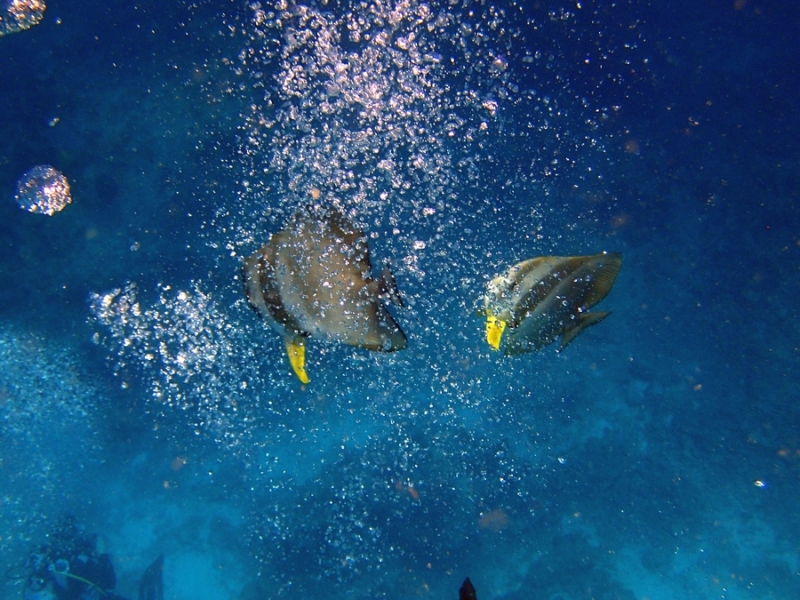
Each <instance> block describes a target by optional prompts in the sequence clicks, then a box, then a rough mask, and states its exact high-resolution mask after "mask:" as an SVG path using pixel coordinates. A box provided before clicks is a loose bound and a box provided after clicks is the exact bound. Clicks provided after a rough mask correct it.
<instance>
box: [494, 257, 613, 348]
mask: <svg viewBox="0 0 800 600" xmlns="http://www.w3.org/2000/svg"><path fill="white" fill-rule="evenodd" d="M621 266H622V255H621V254H619V253H616V252H612V253H608V252H601V253H600V254H595V255H592V256H540V257H537V258H532V259H529V260H526V261H523V262H521V263H518V264H516V265H514V266H513V267H511V268H509V269H508V271H506V272H505V273H504V274H503V275H500V276H498V277H495V278H494V279H493V280H492V281H491V282H490V283H489V285H488V289H487V293H486V296H485V297H484V313H485V315H486V319H487V321H486V338H487V341H488V342H489V344H490V346H492V348H494V349H495V350H499V349H500V345H501V343H502V341H503V340H505V346H504V353H505V354H507V355H512V354H522V353H525V352H532V351H534V350H539V349H540V348H543V347H544V346H547V345H548V344H551V343H553V342H554V341H555V340H556V339H557V338H559V337H561V345H560V350H563V349H564V348H565V347H566V346H567V345H568V344H569V343H570V342H571V341H572V340H574V339H575V337H576V336H577V335H578V334H579V333H580V332H581V331H583V330H584V329H586V328H587V327H589V326H591V325H595V324H597V323H599V322H600V321H602V320H603V319H604V318H606V317H607V316H608V315H609V314H610V313H608V312H594V313H592V312H588V310H589V309H590V308H591V307H592V306H594V305H595V304H597V303H598V302H600V301H601V300H602V299H603V298H605V297H606V296H607V295H608V293H609V292H610V291H611V288H612V286H613V285H614V281H615V279H616V277H617V274H618V273H619V270H620V267H621Z"/></svg>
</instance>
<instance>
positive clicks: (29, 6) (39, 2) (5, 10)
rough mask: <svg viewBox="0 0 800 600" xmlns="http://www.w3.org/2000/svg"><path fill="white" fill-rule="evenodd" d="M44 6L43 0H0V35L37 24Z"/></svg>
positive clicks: (41, 16)
mask: <svg viewBox="0 0 800 600" xmlns="http://www.w3.org/2000/svg"><path fill="white" fill-rule="evenodd" d="M46 8H47V6H46V5H45V3H44V0H0V36H4V35H6V34H9V33H17V32H18V31H25V30H26V29H30V28H31V27H33V26H34V25H38V24H39V23H40V22H41V20H42V19H43V18H44V11H45V9H46Z"/></svg>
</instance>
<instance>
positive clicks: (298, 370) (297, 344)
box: [286, 337, 309, 383]
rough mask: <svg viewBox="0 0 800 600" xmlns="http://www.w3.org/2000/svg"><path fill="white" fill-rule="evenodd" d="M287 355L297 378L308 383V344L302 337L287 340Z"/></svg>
mask: <svg viewBox="0 0 800 600" xmlns="http://www.w3.org/2000/svg"><path fill="white" fill-rule="evenodd" d="M286 355H287V356H288V357H289V363H290V364H291V365H292V370H293V371H294V374H295V375H297V378H298V379H299V380H300V381H301V382H303V383H308V381H309V379H308V375H306V369H305V366H306V343H305V340H304V339H303V338H301V337H298V338H293V339H287V340H286Z"/></svg>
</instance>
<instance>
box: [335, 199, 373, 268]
mask: <svg viewBox="0 0 800 600" xmlns="http://www.w3.org/2000/svg"><path fill="white" fill-rule="evenodd" d="M325 221H326V222H327V225H328V227H329V228H330V230H331V233H333V235H334V236H335V237H336V238H338V239H340V240H341V243H342V246H343V247H344V248H346V250H347V252H348V253H352V254H351V258H352V260H353V262H355V264H357V265H359V266H360V267H361V269H362V270H363V271H364V272H365V273H369V272H370V271H371V270H372V263H371V262H370V260H369V246H368V244H367V236H366V235H364V233H363V232H362V231H360V230H359V229H358V228H357V227H356V226H355V225H353V223H351V222H350V220H349V219H348V218H347V217H345V216H344V215H343V214H342V213H341V212H339V211H338V210H334V209H331V210H330V211H328V212H327V214H326V217H325Z"/></svg>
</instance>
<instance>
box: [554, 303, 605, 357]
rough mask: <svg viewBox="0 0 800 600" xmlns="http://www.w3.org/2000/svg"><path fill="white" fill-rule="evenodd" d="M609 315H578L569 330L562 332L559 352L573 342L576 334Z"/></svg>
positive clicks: (590, 313)
mask: <svg viewBox="0 0 800 600" xmlns="http://www.w3.org/2000/svg"><path fill="white" fill-rule="evenodd" d="M610 314H611V313H610V312H608V311H606V312H585V313H581V314H579V315H578V321H577V322H576V323H575V324H574V325H573V326H572V327H570V328H569V329H567V330H566V331H564V334H563V335H562V336H561V347H560V348H559V349H558V351H559V352H561V351H562V350H563V349H564V348H566V347H567V346H569V344H570V342H572V340H574V339H575V338H576V337H577V336H578V334H579V333H580V332H581V331H583V330H584V329H586V328H587V327H591V326H592V325H597V324H598V323H599V322H600V321H602V320H603V319H605V318H606V317H607V316H608V315H610Z"/></svg>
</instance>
